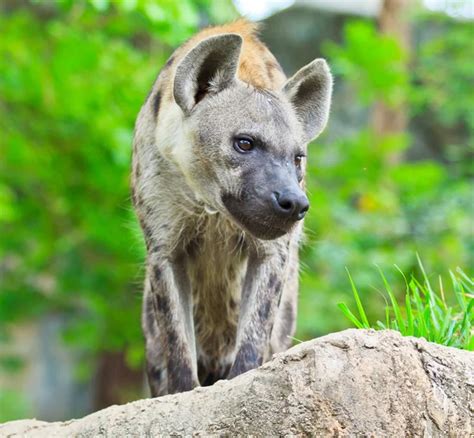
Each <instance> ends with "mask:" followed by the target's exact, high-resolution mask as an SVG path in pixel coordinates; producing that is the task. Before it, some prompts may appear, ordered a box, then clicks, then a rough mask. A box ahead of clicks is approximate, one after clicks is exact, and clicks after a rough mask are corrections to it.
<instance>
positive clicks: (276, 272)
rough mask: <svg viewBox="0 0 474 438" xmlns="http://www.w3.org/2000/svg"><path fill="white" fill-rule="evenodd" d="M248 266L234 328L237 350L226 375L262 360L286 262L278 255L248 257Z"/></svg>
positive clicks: (233, 373) (256, 365) (241, 371)
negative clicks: (237, 320)
mask: <svg viewBox="0 0 474 438" xmlns="http://www.w3.org/2000/svg"><path fill="white" fill-rule="evenodd" d="M248 266H249V268H248V270H247V275H246V279H245V283H244V288H243V291H242V301H241V308H240V316H239V325H238V329H237V351H236V356H235V359H234V363H233V365H232V367H231V369H230V372H229V376H228V377H229V378H232V377H235V376H238V375H239V374H242V373H244V372H246V371H248V370H251V369H253V368H257V367H258V366H260V365H261V364H262V362H263V360H264V357H265V353H266V352H267V350H268V349H269V342H270V335H271V332H272V328H273V323H274V321H275V313H276V309H277V306H278V302H279V300H280V296H281V291H282V273H283V272H284V270H285V267H286V263H285V260H282V258H281V257H279V256H276V257H273V258H272V259H271V260H267V261H265V262H259V261H258V260H255V259H254V258H252V257H251V258H250V259H249V262H248Z"/></svg>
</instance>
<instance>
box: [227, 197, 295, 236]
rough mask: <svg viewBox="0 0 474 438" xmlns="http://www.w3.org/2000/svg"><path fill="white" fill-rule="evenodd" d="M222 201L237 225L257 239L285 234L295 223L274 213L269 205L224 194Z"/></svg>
mask: <svg viewBox="0 0 474 438" xmlns="http://www.w3.org/2000/svg"><path fill="white" fill-rule="evenodd" d="M222 202H223V203H224V205H225V207H226V208H227V210H228V212H229V213H230V215H231V216H232V218H233V219H234V220H235V221H236V222H237V224H238V225H239V226H241V227H242V228H244V229H245V230H246V231H248V232H249V233H250V234H252V235H253V236H254V237H256V238H258V239H263V240H272V239H276V238H278V237H281V236H283V235H285V234H287V233H288V232H289V231H291V229H292V228H293V227H294V225H295V224H296V222H295V221H293V220H283V219H282V218H281V217H279V216H277V215H275V214H274V212H273V210H272V208H271V205H265V204H264V203H262V202H259V201H258V200H242V199H239V198H237V197H235V196H233V195H231V194H224V195H223V196H222Z"/></svg>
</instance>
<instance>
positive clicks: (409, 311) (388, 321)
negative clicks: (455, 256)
mask: <svg viewBox="0 0 474 438" xmlns="http://www.w3.org/2000/svg"><path fill="white" fill-rule="evenodd" d="M418 263H419V268H420V271H421V275H422V279H421V281H420V280H418V279H417V278H416V276H414V275H412V276H411V279H410V281H408V280H407V279H406V277H405V275H404V274H403V272H402V271H400V273H401V274H402V276H403V278H404V280H405V285H406V293H405V299H404V301H403V302H402V303H403V304H400V303H399V302H398V301H397V298H396V296H395V293H394V292H393V290H392V288H391V286H390V284H389V282H388V281H387V279H386V277H385V275H384V274H383V272H382V271H381V270H379V273H380V276H381V278H382V280H383V283H384V287H385V293H386V295H387V296H388V300H389V302H390V304H388V302H387V300H386V298H385V296H384V299H385V301H386V303H387V305H386V307H385V322H381V321H377V322H376V323H375V324H370V323H369V321H368V318H367V315H366V312H365V310H364V307H363V305H362V302H361V298H360V295H359V292H358V291H357V288H356V287H355V285H354V282H353V281H352V277H351V276H350V274H349V272H348V275H349V280H350V283H351V286H352V291H353V294H354V299H355V302H356V305H357V311H358V313H359V318H358V317H357V316H356V315H354V313H353V312H352V311H351V310H350V309H349V307H348V306H347V305H346V304H345V303H339V304H338V306H339V308H340V309H341V311H342V312H343V313H344V315H345V316H346V317H347V318H348V319H349V320H350V321H351V322H352V323H353V324H354V325H355V326H356V327H358V328H366V329H368V328H376V329H382V330H385V329H392V330H397V331H399V332H400V333H401V334H402V335H403V336H415V337H418V338H420V337H423V338H425V339H427V340H428V341H431V342H436V343H437V344H442V345H447V346H450V347H457V348H463V349H466V350H471V351H473V350H474V336H473V335H474V282H473V280H472V279H471V278H469V277H468V276H467V275H466V274H465V273H464V272H463V271H462V270H461V269H458V270H457V272H456V273H454V272H452V271H449V275H450V279H451V284H452V290H451V292H450V293H448V292H447V291H445V290H444V286H443V282H442V279H441V277H439V291H438V292H436V291H435V290H434V288H433V286H432V285H431V282H430V280H429V277H428V275H427V274H426V271H425V269H424V267H423V265H422V263H421V260H420V259H418ZM451 298H455V299H456V301H455V302H454V303H453V304H449V301H450V299H451ZM451 301H452V300H451Z"/></svg>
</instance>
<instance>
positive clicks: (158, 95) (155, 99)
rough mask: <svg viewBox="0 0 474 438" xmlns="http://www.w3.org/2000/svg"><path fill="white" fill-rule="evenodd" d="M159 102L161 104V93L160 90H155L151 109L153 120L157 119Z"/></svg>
mask: <svg viewBox="0 0 474 438" xmlns="http://www.w3.org/2000/svg"><path fill="white" fill-rule="evenodd" d="M160 102H161V93H160V90H157V91H156V93H155V95H154V96H153V98H152V108H153V115H154V116H155V119H156V118H157V117H158V111H159V110H160Z"/></svg>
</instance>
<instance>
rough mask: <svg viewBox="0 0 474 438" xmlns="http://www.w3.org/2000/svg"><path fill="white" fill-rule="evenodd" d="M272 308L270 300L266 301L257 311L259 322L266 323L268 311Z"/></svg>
mask: <svg viewBox="0 0 474 438" xmlns="http://www.w3.org/2000/svg"><path fill="white" fill-rule="evenodd" d="M271 307H272V302H271V300H266V301H265V302H264V303H263V304H262V305H261V306H260V307H259V309H258V316H259V318H260V321H263V322H266V321H267V320H268V316H269V314H270V309H271Z"/></svg>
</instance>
